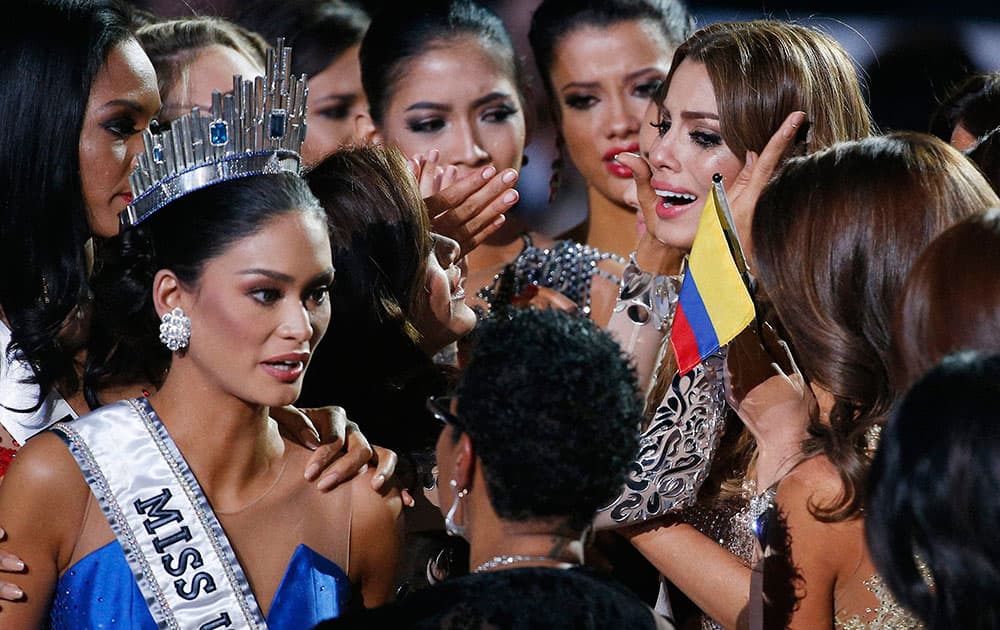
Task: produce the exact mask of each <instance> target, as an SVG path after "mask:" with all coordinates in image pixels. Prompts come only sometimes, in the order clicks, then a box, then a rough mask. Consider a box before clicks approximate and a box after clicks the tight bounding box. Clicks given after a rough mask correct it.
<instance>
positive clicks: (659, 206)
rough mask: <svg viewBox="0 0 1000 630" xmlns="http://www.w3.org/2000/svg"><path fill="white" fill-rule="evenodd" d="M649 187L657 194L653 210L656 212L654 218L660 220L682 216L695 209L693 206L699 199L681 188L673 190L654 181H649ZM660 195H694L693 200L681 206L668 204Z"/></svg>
mask: <svg viewBox="0 0 1000 630" xmlns="http://www.w3.org/2000/svg"><path fill="white" fill-rule="evenodd" d="M650 185H651V186H652V187H653V190H654V191H656V193H657V197H658V200H657V202H656V208H655V210H656V216H658V217H660V218H661V219H667V220H669V219H675V218H677V217H679V216H680V215H682V214H684V213H685V212H687V211H688V210H690V209H691V208H693V207H695V204H697V203H698V200H699V199H700V197H698V196H697V195H695V194H694V193H693V192H691V191H690V190H686V189H683V188H673V187H671V186H667V185H664V184H660V183H657V182H656V181H655V180H654V181H651V182H650ZM661 193H669V194H673V195H694V200H693V201H690V202H688V203H685V204H683V205H679V206H675V205H673V204H668V203H667V201H666V199H665V198H664V197H663V196H662V195H661Z"/></svg>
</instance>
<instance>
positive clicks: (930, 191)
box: [753, 132, 997, 521]
mask: <svg viewBox="0 0 1000 630" xmlns="http://www.w3.org/2000/svg"><path fill="white" fill-rule="evenodd" d="M996 204H997V197H996V195H995V194H994V193H993V191H992V189H991V188H990V186H989V184H988V183H987V182H986V180H985V179H984V178H983V176H982V175H981V174H980V173H979V171H978V170H977V169H976V168H975V166H973V165H972V163H971V162H969V160H968V159H966V158H965V156H963V155H962V154H961V153H960V152H958V151H957V150H956V149H954V148H952V147H950V146H948V145H947V144H946V143H945V142H943V141H942V140H940V139H938V138H935V137H934V136H931V135H929V134H922V133H911V132H900V133H892V134H887V135H885V136H880V137H872V138H866V139H864V140H859V141H852V142H844V143H838V144H836V145H833V146H831V147H829V148H828V149H824V150H822V151H818V152H816V153H814V154H812V155H809V156H806V157H801V158H793V159H790V160H788V161H787V162H786V163H785V165H784V167H783V168H782V169H781V171H780V172H779V173H778V174H777V175H776V176H775V178H774V179H772V180H771V182H770V183H769V184H768V185H767V186H766V187H765V189H764V192H763V193H762V194H761V197H760V200H759V201H758V203H757V209H756V213H755V215H754V220H753V242H754V262H755V265H756V272H757V276H758V278H759V279H760V281H761V283H762V285H763V286H764V288H765V289H766V290H767V292H768V295H769V296H770V298H771V299H772V300H773V302H774V306H775V309H776V310H777V312H778V315H779V316H780V318H781V321H782V323H783V324H784V326H785V329H786V330H787V333H788V335H789V337H790V341H791V345H792V348H793V349H794V351H795V353H796V355H797V360H798V364H799V366H800V367H801V369H802V372H803V374H804V375H805V377H806V379H807V380H808V381H809V382H811V383H812V384H814V385H818V386H820V387H822V388H823V389H824V390H826V391H828V392H829V393H830V394H831V395H832V397H833V401H834V402H833V405H832V408H831V409H830V412H829V418H820V419H817V420H814V421H813V422H812V423H811V425H810V427H809V434H810V437H809V438H808V439H807V440H806V441H805V443H804V444H803V451H804V453H805V454H806V455H807V456H809V455H815V454H824V455H826V456H827V457H828V458H829V460H830V462H831V463H832V464H833V465H834V466H835V467H836V468H837V471H838V472H839V474H840V477H841V480H842V482H843V486H844V491H843V493H842V495H841V496H840V497H839V499H838V500H836V501H834V502H832V503H831V504H830V505H823V506H816V505H813V506H811V508H812V510H813V513H814V514H815V515H816V517H817V518H820V519H822V520H828V521H836V520H844V519H847V518H851V517H853V516H855V515H856V514H858V512H859V511H860V509H861V507H862V502H863V491H862V490H863V488H864V483H865V479H866V476H867V472H868V468H869V464H870V461H869V450H868V447H869V445H868V440H867V437H868V432H869V429H871V428H872V427H873V426H875V425H877V424H881V423H882V422H883V421H884V419H885V417H886V415H887V414H888V412H889V411H890V409H891V408H892V407H893V405H894V404H895V402H896V399H897V397H898V394H899V391H898V390H897V388H896V387H894V386H893V384H892V382H891V381H890V378H889V374H890V372H889V343H890V329H891V325H892V317H893V310H894V308H895V305H896V301H897V299H898V297H899V296H900V294H901V292H902V287H903V281H904V279H905V278H906V274H907V273H908V272H909V270H910V268H911V267H912V266H913V263H914V261H915V260H916V258H917V256H918V254H919V253H920V252H921V250H923V248H924V247H925V246H926V245H927V244H928V243H929V242H930V241H931V239H933V238H934V237H935V236H936V235H938V234H940V233H941V232H942V231H944V230H945V229H946V228H947V227H949V226H950V225H952V224H954V223H955V222H957V221H959V220H961V219H962V218H963V217H966V216H968V215H970V214H973V213H977V212H981V211H983V210H984V209H986V208H987V207H989V206H992V205H996Z"/></svg>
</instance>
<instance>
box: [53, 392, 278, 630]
mask: <svg viewBox="0 0 1000 630" xmlns="http://www.w3.org/2000/svg"><path fill="white" fill-rule="evenodd" d="M52 430H53V431H55V432H56V433H57V434H59V436H60V437H62V439H63V440H64V441H65V442H66V444H67V446H69V449H70V451H71V452H72V453H73V456H74V457H75V458H76V461H77V463H78V464H79V466H80V469H81V470H82V471H83V476H84V478H85V479H86V480H87V483H88V484H89V485H90V488H91V491H92V492H93V493H94V496H95V497H97V501H98V503H99V504H100V506H101V509H102V510H103V511H104V515H105V516H106V517H107V519H108V522H109V523H110V524H111V529H112V530H113V531H114V532H115V535H116V536H117V537H118V542H119V543H120V544H121V546H122V549H124V550H125V557H126V559H127V560H128V563H129V566H130V567H131V568H132V574H133V575H134V576H135V581H136V583H137V584H138V585H139V590H140V591H141V592H142V594H143V596H144V597H145V599H146V605H147V606H149V612H150V613H151V614H152V616H153V619H154V621H156V624H157V626H158V627H159V628H170V629H174V630H181V629H184V630H187V629H188V628H198V629H200V630H213V629H215V628H254V629H265V628H266V627H267V625H266V623H265V622H264V616H263V615H262V614H261V612H260V607H259V606H258V605H257V601H256V600H255V599H254V596H253V593H252V592H251V590H250V582H249V581H248V580H247V578H246V576H245V575H244V574H243V569H242V567H240V564H239V561H238V560H237V558H236V553H235V552H234V551H233V548H232V546H230V544H229V540H228V539H227V538H226V534H225V532H224V531H223V530H222V526H221V525H220V524H219V521H218V519H216V517H215V514H214V513H213V512H212V508H211V507H210V506H209V504H208V500H207V499H206V498H205V495H204V494H203V493H202V491H201V486H199V485H198V481H197V480H196V479H195V477H194V474H192V472H191V469H190V468H189V467H188V465H187V462H185V461H184V457H183V456H182V455H181V453H180V451H179V450H178V449H177V446H176V445H175V444H174V442H173V440H171V439H170V436H169V435H168V434H167V431H166V429H165V428H164V427H163V423H162V422H160V419H159V418H158V417H157V415H156V412H155V411H153V408H152V407H151V406H150V404H149V402H148V401H147V400H146V399H145V398H137V399H134V400H128V401H122V402H117V403H114V404H110V405H106V406H104V407H102V408H100V409H98V410H96V411H94V412H92V413H89V414H87V415H85V416H82V417H80V418H77V419H76V420H72V421H69V422H60V423H58V424H55V425H53V427H52Z"/></svg>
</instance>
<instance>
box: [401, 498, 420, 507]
mask: <svg viewBox="0 0 1000 630" xmlns="http://www.w3.org/2000/svg"><path fill="white" fill-rule="evenodd" d="M416 504H417V502H416V501H414V500H413V497H411V496H409V495H406V496H404V497H403V505H405V506H406V507H413V506H414V505H416Z"/></svg>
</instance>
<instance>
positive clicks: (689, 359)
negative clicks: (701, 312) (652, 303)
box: [670, 303, 701, 374]
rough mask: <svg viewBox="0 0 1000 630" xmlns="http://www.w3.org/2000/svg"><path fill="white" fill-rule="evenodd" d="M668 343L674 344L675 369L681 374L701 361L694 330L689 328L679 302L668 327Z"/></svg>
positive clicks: (689, 325)
mask: <svg viewBox="0 0 1000 630" xmlns="http://www.w3.org/2000/svg"><path fill="white" fill-rule="evenodd" d="M670 343H671V344H673V346H674V354H676V355H677V369H678V372H680V373H681V374H685V373H687V372H688V371H689V370H690V369H691V368H693V367H694V366H696V365H698V363H699V362H700V361H701V354H700V353H699V352H698V342H697V340H696V338H695V335H694V330H693V329H692V328H691V324H690V323H689V322H688V320H687V316H686V315H685V314H684V308H683V306H682V305H681V304H680V303H678V304H677V311H676V312H675V313H674V323H673V324H672V325H671V328H670Z"/></svg>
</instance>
